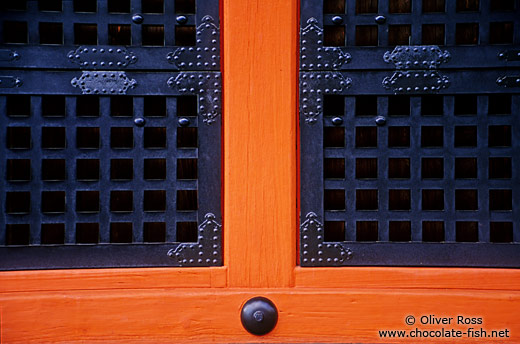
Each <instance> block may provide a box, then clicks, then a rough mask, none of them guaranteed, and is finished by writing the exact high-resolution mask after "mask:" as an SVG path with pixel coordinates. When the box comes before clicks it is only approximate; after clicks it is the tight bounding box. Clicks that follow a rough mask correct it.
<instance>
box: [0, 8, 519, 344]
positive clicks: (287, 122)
mask: <svg viewBox="0 0 520 344" xmlns="http://www.w3.org/2000/svg"><path fill="white" fill-rule="evenodd" d="M297 4H298V0H263V1H262V0H244V1H233V0H223V2H222V10H223V11H222V13H223V16H222V21H221V23H222V31H223V36H222V37H223V49H222V51H223V57H224V58H223V62H224V66H223V79H224V93H223V95H224V115H223V123H224V132H223V138H224V154H223V156H224V165H223V166H224V168H223V175H224V207H223V211H224V221H223V224H224V251H225V252H224V264H225V266H224V267H221V268H200V269H197V268H188V269H184V268H152V269H148V268H146V269H102V270H59V271H19V272H2V273H0V319H1V320H0V343H2V344H3V343H28V344H30V343H49V342H50V343H60V342H61V343H106V342H108V343H215V342H218V343H229V342H237V343H246V342H247V343H259V342H267V343H280V342H292V343H302V342H335V343H349V342H362V343H390V342H391V343H397V342H406V343H417V342H418V340H415V339H404V340H401V341H399V340H384V339H381V338H379V337H378V333H377V331H378V330H380V329H381V330H383V329H403V330H404V329H410V328H409V327H408V326H406V325H405V323H404V319H405V317H406V316H407V315H414V316H416V317H420V316H421V315H428V314H435V315H436V316H447V317H456V316H457V315H465V316H475V317H482V318H483V320H484V324H483V326H482V327H483V328H484V329H486V330H502V329H505V328H507V329H509V331H510V333H511V335H512V338H508V339H490V340H488V341H487V342H490V343H500V344H502V343H520V317H519V311H518V310H519V309H520V274H519V270H507V269H452V268H305V269H304V268H299V267H295V261H296V258H297V255H296V237H297V233H298V225H297V222H298V220H297V217H296V214H297V204H296V196H297V190H298V189H297V185H296V180H297V179H296V176H297V174H298V171H297V153H296V142H297V135H296V132H297V126H296V122H297V113H296V111H297V99H296V96H297V72H298V60H297V50H298V49H297V39H298V34H297V32H298V11H297ZM258 295H263V296H266V297H269V298H270V299H272V300H273V301H274V303H275V304H276V305H277V307H278V309H279V323H278V326H277V327H276V328H275V330H274V331H273V332H272V333H270V334H269V335H267V336H265V337H255V336H252V335H250V334H248V333H247V332H246V331H245V330H244V329H243V328H242V325H241V324H240V318H239V312H240V308H241V306H242V304H243V303H244V302H245V301H247V300H248V299H249V298H251V297H254V296H258ZM418 327H419V328H421V329H437V328H439V327H434V326H418ZM421 342H428V343H445V342H451V343H482V342H483V341H482V340H481V339H474V340H469V339H456V340H453V341H447V340H439V339H433V340H431V339H430V340H424V339H423V340H422V341H421Z"/></svg>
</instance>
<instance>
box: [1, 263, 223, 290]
mask: <svg viewBox="0 0 520 344" xmlns="http://www.w3.org/2000/svg"><path fill="white" fill-rule="evenodd" d="M226 270H227V269H226V268H225V267H215V268H186V269H184V268H139V269H85V270H38V271H4V272H0V293H6V292H21V291H23V292H25V291H52V290H56V291H69V290H104V289H142V288H150V289H155V288H182V287H192V288H209V287H215V288H219V287H224V286H225V285H226V277H227V271H226Z"/></svg>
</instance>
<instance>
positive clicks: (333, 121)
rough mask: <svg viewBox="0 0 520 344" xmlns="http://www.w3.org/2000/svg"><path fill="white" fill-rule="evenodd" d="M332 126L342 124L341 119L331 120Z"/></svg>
mask: <svg viewBox="0 0 520 344" xmlns="http://www.w3.org/2000/svg"><path fill="white" fill-rule="evenodd" d="M332 124H334V125H341V124H343V118H341V117H334V118H333V119H332Z"/></svg>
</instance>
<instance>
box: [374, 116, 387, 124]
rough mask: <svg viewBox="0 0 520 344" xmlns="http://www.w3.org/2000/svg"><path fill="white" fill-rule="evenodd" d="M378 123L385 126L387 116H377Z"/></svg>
mask: <svg viewBox="0 0 520 344" xmlns="http://www.w3.org/2000/svg"><path fill="white" fill-rule="evenodd" d="M376 124H377V125H378V126H383V125H385V124H386V118H384V117H383V116H377V117H376Z"/></svg>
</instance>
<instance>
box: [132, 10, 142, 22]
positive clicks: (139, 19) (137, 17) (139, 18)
mask: <svg viewBox="0 0 520 344" xmlns="http://www.w3.org/2000/svg"><path fill="white" fill-rule="evenodd" d="M132 21H133V22H134V23H136V24H141V23H142V22H143V21H144V18H143V16H142V15H141V14H140V13H136V14H134V15H133V16H132Z"/></svg>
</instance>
